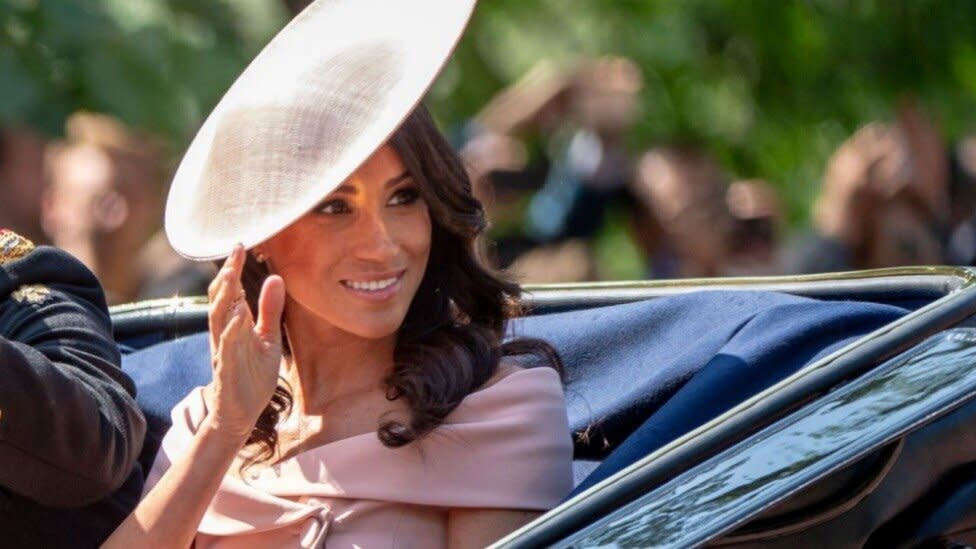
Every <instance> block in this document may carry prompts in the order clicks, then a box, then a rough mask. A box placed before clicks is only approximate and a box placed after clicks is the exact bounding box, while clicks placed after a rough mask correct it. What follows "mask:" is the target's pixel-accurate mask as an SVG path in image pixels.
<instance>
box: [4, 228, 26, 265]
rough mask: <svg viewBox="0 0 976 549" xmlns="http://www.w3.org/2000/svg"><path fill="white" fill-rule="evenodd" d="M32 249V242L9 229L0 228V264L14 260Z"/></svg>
mask: <svg viewBox="0 0 976 549" xmlns="http://www.w3.org/2000/svg"><path fill="white" fill-rule="evenodd" d="M33 250H34V243H33V242H31V241H30V240H27V239H26V238H24V237H22V236H20V235H19V234H17V233H15V232H13V231H11V230H10V229H0V265H4V264H6V263H10V262H11V261H16V260H18V259H20V258H22V257H24V256H25V255H27V254H29V253H31V252H32V251H33Z"/></svg>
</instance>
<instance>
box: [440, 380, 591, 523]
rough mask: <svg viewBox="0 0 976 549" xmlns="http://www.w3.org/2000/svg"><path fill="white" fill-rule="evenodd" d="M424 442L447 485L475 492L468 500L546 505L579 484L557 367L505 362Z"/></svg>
mask: <svg viewBox="0 0 976 549" xmlns="http://www.w3.org/2000/svg"><path fill="white" fill-rule="evenodd" d="M425 446H427V448H428V449H429V450H431V451H430V452H429V453H428V454H427V455H428V456H429V457H432V458H433V457H434V456H436V460H437V463H439V464H440V467H438V468H437V472H438V474H439V475H442V477H443V478H445V479H446V480H445V481H444V482H445V485H450V486H456V487H464V488H465V489H466V492H467V493H469V494H474V495H472V498H474V500H476V501H474V500H473V501H472V503H471V504H470V505H467V504H466V505H461V506H462V507H482V508H494V509H523V510H544V509H549V508H551V507H552V506H554V505H556V504H557V503H558V502H559V501H560V500H561V499H562V498H563V497H565V495H566V494H568V493H569V491H570V489H571V488H572V459H573V444H572V436H571V434H570V431H569V422H568V420H567V416H566V404H565V400H564V397H563V390H562V384H561V382H560V379H559V374H558V373H557V372H556V371H555V370H553V369H551V368H546V367H536V368H524V369H523V368H518V367H506V368H505V369H503V370H502V371H500V372H499V373H498V374H497V377H496V378H495V379H493V380H492V382H491V383H490V384H486V385H485V387H483V388H482V389H481V390H478V391H475V392H474V393H471V394H470V395H468V397H467V398H465V399H464V400H463V401H462V402H461V404H460V405H459V406H458V407H457V409H456V410H455V411H454V412H452V413H451V414H450V415H449V416H448V417H447V418H446V420H445V423H444V425H442V427H441V428H438V429H437V430H436V431H435V433H432V436H431V437H430V438H429V439H428V440H427V442H426V443H425ZM473 470H476V471H479V474H478V475H475V476H472V475H471V471H473ZM448 471H453V473H452V474H447V473H446V472H448ZM448 481H449V482H448ZM475 495H476V496H477V497H475Z"/></svg>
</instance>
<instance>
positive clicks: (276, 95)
mask: <svg viewBox="0 0 976 549" xmlns="http://www.w3.org/2000/svg"><path fill="white" fill-rule="evenodd" d="M474 4H475V0H317V1H316V2H314V3H312V4H311V5H310V6H309V7H308V8H306V9H305V10H304V11H303V12H302V13H300V14H299V15H298V16H297V17H296V18H295V19H294V20H292V21H291V23H289V24H288V26H286V27H285V28H284V29H283V30H282V31H281V32H280V33H279V34H278V35H277V36H276V37H275V38H274V39H273V40H272V41H271V42H270V43H269V44H268V45H267V46H266V47H265V48H264V50H263V51H262V52H261V53H260V54H259V55H258V56H257V57H256V58H255V59H254V61H252V62H251V64H250V65H249V66H248V67H247V69H245V70H244V72H243V73H242V74H241V76H240V77H239V78H238V79H237V81H236V82H234V84H233V85H232V86H231V88H230V89H229V90H228V91H227V93H226V94H225V95H224V97H223V99H221V101H220V103H218V105H217V106H216V107H215V108H214V110H213V112H212V113H211V114H210V116H209V117H208V118H207V120H206V122H204V124H203V126H202V127H201V128H200V131H199V132H198V133H197V135H196V137H195V138H194V139H193V142H192V143H191V144H190V147H189V149H188V150H187V152H186V154H185V155H184V157H183V160H182V162H181V163H180V166H179V169H178V170H177V172H176V176H175V178H174V180H173V184H172V187H171V188H170V192H169V197H168V199H167V202H166V219H165V226H166V234H167V236H168V237H169V240H170V242H171V243H172V245H173V247H174V248H175V249H176V250H177V251H178V252H180V253H181V254H183V255H185V256H186V257H189V258H192V259H198V260H207V259H217V258H220V257H224V256H226V255H228V254H229V253H230V251H231V249H232V248H233V246H234V245H235V244H236V243H238V242H241V243H243V244H244V246H245V247H248V248H249V247H252V246H254V245H256V244H259V243H261V242H263V241H265V240H267V239H268V238H270V237H271V236H273V235H274V234H275V233H277V232H279V231H281V230H282V229H284V228H285V227H287V226H288V225H290V224H291V223H293V222H294V221H295V220H297V219H298V218H299V217H301V216H302V215H303V214H305V213H306V212H308V211H309V210H311V209H312V208H313V207H314V206H315V205H316V204H318V203H319V202H320V201H321V200H322V199H323V198H324V197H325V196H326V195H327V194H329V193H330V192H331V191H333V190H334V189H335V188H336V187H338V186H339V184H340V183H341V182H342V181H343V180H345V179H346V178H347V177H349V175H351V174H352V172H353V171H355V170H356V168H357V167H359V165H360V164H362V163H363V162H364V161H365V160H366V159H367V158H368V157H369V156H370V155H371V154H372V153H373V152H375V151H376V150H377V149H378V148H379V147H380V146H382V145H383V143H385V142H386V141H387V140H388V139H389V137H390V136H391V135H392V133H393V132H394V131H395V130H396V128H397V127H398V126H399V125H400V124H401V123H402V122H403V120H404V119H405V118H406V117H407V116H408V115H409V114H410V112H411V111H412V110H413V109H414V108H416V106H417V104H418V103H419V102H420V100H421V98H422V97H423V95H424V94H425V93H426V91H427V89H428V88H429V87H430V85H431V83H432V82H433V81H434V79H435V78H436V76H437V74H438V72H439V71H440V69H441V68H442V67H443V65H444V64H445V63H446V61H447V59H448V58H449V57H450V55H451V52H452V51H453V50H454V47H455V45H456V44H457V42H458V40H459V38H460V36H461V33H462V32H463V30H464V27H465V25H466V24H467V22H468V19H469V18H470V16H471V13H472V11H473V9H474Z"/></svg>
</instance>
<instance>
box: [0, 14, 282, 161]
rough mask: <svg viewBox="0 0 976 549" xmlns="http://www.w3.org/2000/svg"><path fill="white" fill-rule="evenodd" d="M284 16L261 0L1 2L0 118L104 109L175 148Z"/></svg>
mask: <svg viewBox="0 0 976 549" xmlns="http://www.w3.org/2000/svg"><path fill="white" fill-rule="evenodd" d="M284 22H285V15H284V9H283V8H282V7H280V6H278V5H277V3H271V2H268V1H265V0H209V1H203V2H201V1H196V0H170V1H167V2H163V1H160V0H0V83H2V102H0V121H3V122H6V123H10V122H19V123H28V124H31V125H33V126H36V127H38V128H40V129H42V130H44V131H46V132H47V133H50V134H58V133H60V132H61V130H62V126H63V123H64V119H65V117H66V116H67V115H68V114H69V113H71V112H73V111H76V110H79V109H86V110H93V111H101V112H107V113H111V114H114V115H116V116H119V117H120V118H122V119H123V120H125V121H126V122H128V123H129V124H132V125H133V126H136V127H139V128H141V129H143V130H145V131H149V132H152V133H155V134H158V135H160V136H161V137H163V138H164V139H166V140H167V142H169V143H170V144H171V145H173V147H174V150H179V149H180V148H182V145H183V144H184V143H185V142H186V141H187V140H188V139H189V138H190V137H191V136H192V133H193V131H194V130H195V129H196V127H197V126H198V125H199V123H200V121H201V119H202V117H203V116H205V115H206V113H207V112H208V111H209V110H210V108H211V107H212V106H213V104H214V103H216V101H217V100H218V99H219V98H220V96H221V94H222V93H223V91H224V90H225V89H226V88H227V86H228V85H229V83H230V82H231V81H232V80H233V78H234V77H235V76H236V75H237V74H238V73H239V72H240V71H241V70H242V69H243V68H244V66H245V65H246V63H247V61H248V60H249V59H250V58H251V57H253V55H254V54H255V53H257V51H259V50H260V48H261V46H263V44H264V43H265V42H266V41H267V40H268V39H269V38H270V37H271V36H272V35H273V34H274V32H275V31H276V30H277V29H278V28H280V27H281V25H282V24H283V23H284Z"/></svg>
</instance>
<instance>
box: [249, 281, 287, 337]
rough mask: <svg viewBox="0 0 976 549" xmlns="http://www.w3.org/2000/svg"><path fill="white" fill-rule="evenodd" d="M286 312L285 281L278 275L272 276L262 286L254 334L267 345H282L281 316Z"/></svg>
mask: <svg viewBox="0 0 976 549" xmlns="http://www.w3.org/2000/svg"><path fill="white" fill-rule="evenodd" d="M284 310H285V281H284V280H282V278H281V277H280V276H278V275H271V276H269V277H268V278H267V279H265V281H264V285H263V286H261V297H260V298H259V299H258V320H257V325H256V326H255V327H254V333H255V334H256V335H257V336H258V337H259V338H261V339H262V340H263V341H264V342H266V343H270V344H273V345H281V315H282V313H283V312H284Z"/></svg>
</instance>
